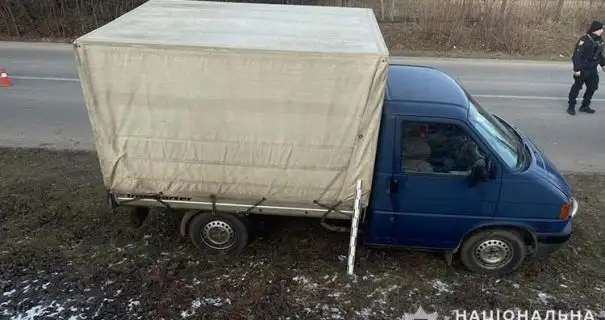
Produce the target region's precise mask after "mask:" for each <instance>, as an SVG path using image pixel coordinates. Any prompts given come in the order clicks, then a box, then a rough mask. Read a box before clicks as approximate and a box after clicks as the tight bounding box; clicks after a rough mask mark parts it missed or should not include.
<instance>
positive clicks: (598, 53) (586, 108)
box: [567, 21, 605, 115]
mask: <svg viewBox="0 0 605 320" xmlns="http://www.w3.org/2000/svg"><path fill="white" fill-rule="evenodd" d="M602 33H603V23H602V22H600V21H593V22H592V24H591V25H590V28H589V29H588V32H586V34H585V35H583V36H582V37H580V39H579V40H578V42H577V43H576V47H575V51H574V54H573V56H572V58H571V60H572V62H573V71H574V75H573V78H574V84H573V85H572V86H571V89H570V91H569V101H568V105H569V107H568V109H567V113H569V114H570V115H575V114H576V111H575V107H576V98H577V97H578V94H579V93H580V90H582V86H583V85H584V84H585V85H586V92H585V93H584V99H583V100H582V105H581V106H580V108H579V109H578V111H580V112H586V113H594V112H595V110H594V109H591V108H590V100H591V99H592V96H593V94H594V93H595V91H596V90H597V88H598V87H599V74H598V72H597V66H598V65H601V68H603V70H605V57H603V39H602V38H601V34H602Z"/></svg>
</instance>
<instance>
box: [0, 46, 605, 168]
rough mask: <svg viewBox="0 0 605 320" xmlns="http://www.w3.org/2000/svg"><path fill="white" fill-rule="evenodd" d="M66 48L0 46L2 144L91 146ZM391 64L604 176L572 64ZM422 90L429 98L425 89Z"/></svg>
mask: <svg viewBox="0 0 605 320" xmlns="http://www.w3.org/2000/svg"><path fill="white" fill-rule="evenodd" d="M71 50H72V48H71V46H70V45H64V44H61V45H57V44H32V43H11V42H0V68H6V69H7V71H8V72H9V76H10V78H11V80H12V83H13V87H11V88H0V114H1V117H0V145H4V146H21V147H36V146H44V147H52V148H78V149H92V148H94V145H93V140H92V133H91V129H90V124H89V122H88V117H87V114H86V110H85V108H84V106H83V98H82V93H81V88H80V86H79V82H78V79H77V74H76V69H75V63H74V59H73V53H72V51H71ZM393 60H394V61H396V62H402V63H408V64H421V65H430V66H434V67H437V68H440V69H441V70H444V71H446V72H448V73H449V74H450V75H452V76H454V77H457V78H458V79H459V80H461V82H462V83H463V84H464V85H465V87H467V88H468V90H469V91H470V92H471V93H472V94H473V95H475V96H476V97H477V99H478V100H479V101H480V103H481V104H482V105H483V106H484V107H486V108H487V109H489V110H491V111H492V112H495V113H497V114H498V115H500V116H502V117H504V118H505V119H507V120H509V121H510V122H512V123H513V124H514V125H516V126H518V127H519V128H520V129H521V130H522V131H524V132H525V133H527V134H529V135H530V136H531V137H532V138H533V139H534V140H535V141H536V142H537V143H538V144H539V145H540V146H541V148H542V149H543V150H544V151H545V152H546V153H547V154H548V155H549V157H550V158H551V159H552V160H553V161H554V162H555V163H556V164H557V166H558V167H559V168H560V169H562V170H564V171H605V148H604V147H605V140H604V139H603V137H605V99H604V98H603V95H602V90H601V91H598V92H597V93H596V94H595V97H594V100H593V101H594V103H593V107H594V108H595V109H597V113H596V114H593V115H586V114H578V115H577V116H575V117H571V116H569V115H567V114H566V113H565V108H566V100H567V99H566V96H567V92H568V90H569V87H570V85H571V81H572V73H571V67H570V63H560V62H530V61H497V60H475V61H471V60H462V59H433V58H431V59H424V58H402V57H396V58H393ZM549 79H550V80H549ZM426 90H427V94H430V92H431V84H430V83H427V84H426ZM582 94H583V92H581V93H580V98H581V95H582ZM579 100H580V99H579Z"/></svg>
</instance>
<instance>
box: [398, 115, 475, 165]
mask: <svg viewBox="0 0 605 320" xmlns="http://www.w3.org/2000/svg"><path fill="white" fill-rule="evenodd" d="M401 132H402V137H401V143H402V146H401V152H402V154H401V161H402V163H401V171H402V172H406V173H421V174H422V173H431V174H447V175H468V174H469V173H470V172H471V168H472V166H473V164H474V163H475V162H476V161H477V160H479V159H480V158H483V157H485V153H484V152H483V151H482V150H480V148H479V146H478V145H477V144H476V143H475V142H474V141H473V139H472V137H471V136H470V135H469V134H468V133H467V132H466V131H465V130H464V129H463V128H462V127H460V126H458V125H455V124H450V123H431V122H410V121H403V122H402V130H401Z"/></svg>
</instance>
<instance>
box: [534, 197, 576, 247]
mask: <svg viewBox="0 0 605 320" xmlns="http://www.w3.org/2000/svg"><path fill="white" fill-rule="evenodd" d="M578 208H579V204H578V201H577V200H576V199H575V198H572V199H571V214H570V218H569V220H570V221H569V222H568V223H567V226H566V227H565V229H564V231H563V233H561V234H559V235H549V236H542V237H538V243H537V245H536V251H535V252H534V256H535V257H546V256H549V255H550V254H552V253H554V252H556V251H558V250H559V249H561V248H562V247H563V246H565V245H566V244H567V242H568V241H569V239H570V238H571V220H572V219H573V218H574V217H575V215H576V214H577V213H578Z"/></svg>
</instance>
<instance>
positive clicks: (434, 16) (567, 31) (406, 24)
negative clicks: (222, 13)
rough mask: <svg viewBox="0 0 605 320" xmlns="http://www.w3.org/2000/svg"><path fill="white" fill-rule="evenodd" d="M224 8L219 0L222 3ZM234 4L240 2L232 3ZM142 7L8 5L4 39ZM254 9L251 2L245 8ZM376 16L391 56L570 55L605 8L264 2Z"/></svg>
mask: <svg viewBox="0 0 605 320" xmlns="http://www.w3.org/2000/svg"><path fill="white" fill-rule="evenodd" d="M219 1H220V0H219ZM233 1H237V0H233ZM143 2H144V0H95V1H89V0H18V1H17V0H5V1H3V2H1V3H0V37H2V38H5V39H14V40H39V39H56V40H71V39H73V38H75V37H77V36H79V35H82V34H84V33H86V32H88V31H90V30H93V29H94V28H96V27H99V26H101V25H103V24H105V23H107V22H108V21H111V20H112V19H114V18H116V17H118V16H119V15H121V14H123V13H125V12H127V11H129V10H131V9H132V8H134V7H135V6H137V5H140V4H141V3H143ZM243 2H253V1H249V0H248V1H243ZM256 2H266V3H289V4H311V5H331V6H333V5H338V6H357V7H368V8H372V9H373V10H374V12H375V13H376V16H377V18H378V19H379V21H380V23H381V27H382V30H383V33H384V35H385V37H386V39H387V42H388V44H389V46H390V48H391V49H392V50H393V51H394V52H401V51H410V50H430V51H438V52H450V51H474V52H486V53H490V52H491V53H493V52H501V53H506V54H515V55H519V54H521V55H540V56H544V55H560V54H562V55H565V56H566V55H568V54H569V52H570V51H571V47H572V44H573V42H574V40H575V39H576V38H577V37H578V36H579V35H580V34H581V33H582V32H584V30H585V28H586V26H587V25H588V24H589V23H590V21H591V20H592V19H595V18H602V17H603V14H604V13H605V0H273V1H270V0H267V1H256Z"/></svg>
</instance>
